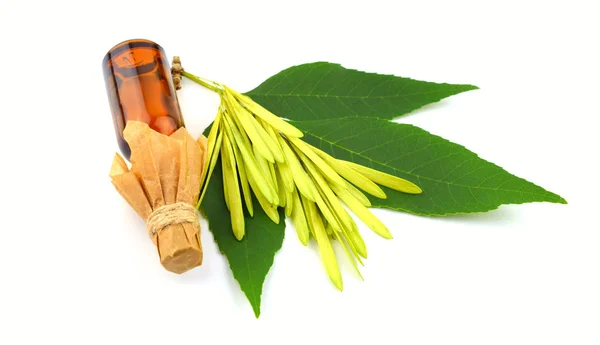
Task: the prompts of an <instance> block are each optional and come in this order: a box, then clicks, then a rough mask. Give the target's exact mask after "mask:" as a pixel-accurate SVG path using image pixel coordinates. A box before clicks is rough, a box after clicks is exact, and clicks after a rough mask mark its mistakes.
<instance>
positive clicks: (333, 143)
mask: <svg viewBox="0 0 600 345" xmlns="http://www.w3.org/2000/svg"><path fill="white" fill-rule="evenodd" d="M350 118H354V119H356V117H350ZM296 122H302V121H296ZM306 122H311V121H306ZM312 122H316V121H312ZM304 132H305V133H306V134H309V135H312V136H313V137H315V138H317V139H319V140H323V141H324V142H326V143H328V144H330V145H332V146H335V147H337V148H340V149H342V150H344V151H347V152H349V153H351V154H353V155H356V156H359V157H362V158H364V159H366V160H368V161H370V162H373V163H376V164H379V165H382V166H384V167H387V168H390V169H392V170H394V171H397V172H401V173H404V174H407V175H410V176H414V177H417V178H422V179H425V180H429V181H433V182H438V183H444V184H447V185H449V186H456V187H464V188H469V189H480V190H493V191H501V192H517V193H526V194H532V195H537V196H540V197H548V195H547V194H539V193H536V192H530V191H523V190H516V189H503V188H489V187H481V186H468V185H463V184H460V183H453V182H447V181H442V180H438V179H434V178H431V177H427V176H423V175H419V174H415V173H411V172H408V171H404V170H401V169H398V168H395V167H393V166H390V165H387V164H385V163H382V162H379V161H376V160H374V159H372V158H369V157H366V156H364V155H362V154H361V153H359V152H354V151H351V150H349V149H348V148H346V147H344V146H341V145H339V144H337V143H336V142H333V141H329V140H327V139H324V138H321V137H319V136H318V135H315V134H313V133H311V132H310V131H307V130H304ZM500 169H502V168H500Z"/></svg>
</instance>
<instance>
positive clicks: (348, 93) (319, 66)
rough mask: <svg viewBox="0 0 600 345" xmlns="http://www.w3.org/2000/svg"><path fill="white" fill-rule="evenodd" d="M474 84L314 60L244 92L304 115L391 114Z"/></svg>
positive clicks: (280, 111)
mask: <svg viewBox="0 0 600 345" xmlns="http://www.w3.org/2000/svg"><path fill="white" fill-rule="evenodd" d="M474 89H477V87H476V86H473V85H453V84H437V83H430V82H425V81H419V80H413V79H409V78H401V77H396V76H393V75H382V74H376V73H366V72H360V71H356V70H352V69H346V68H344V67H342V66H341V65H338V64H334V63H329V62H314V63H308V64H303V65H299V66H294V67H290V68H288V69H286V70H283V71H281V72H279V73H277V74H276V75H274V76H272V77H271V78H269V79H267V80H266V81H265V82H263V83H262V84H260V85H259V86H258V87H257V88H255V89H254V90H252V91H250V92H248V93H246V94H247V95H248V96H250V97H252V99H254V101H256V102H258V103H260V104H261V105H262V106H264V107H265V108H267V109H269V110H270V111H271V112H272V113H274V114H275V115H277V116H280V117H284V118H287V119H291V120H297V121H306V120H322V119H326V118H334V117H348V116H365V117H377V118H385V119H393V118H395V117H397V116H400V115H404V114H406V113H409V112H411V111H413V110H415V109H418V108H420V107H422V106H424V105H427V104H430V103H434V102H437V101H439V100H441V99H443V98H446V97H449V96H452V95H456V94H458V93H461V92H465V91H469V90H474Z"/></svg>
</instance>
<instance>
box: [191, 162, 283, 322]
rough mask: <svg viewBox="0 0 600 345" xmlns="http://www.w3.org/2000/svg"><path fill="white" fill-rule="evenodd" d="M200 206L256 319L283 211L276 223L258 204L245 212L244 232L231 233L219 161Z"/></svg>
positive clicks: (279, 240)
mask: <svg viewBox="0 0 600 345" xmlns="http://www.w3.org/2000/svg"><path fill="white" fill-rule="evenodd" d="M253 202H256V199H255V200H254V201H253ZM202 205H203V209H204V213H205V215H206V218H207V219H208V222H209V229H210V231H211V232H212V233H213V236H214V238H215V241H216V242H217V245H218V246H219V250H221V252H222V253H223V254H225V256H226V257H227V260H228V261H229V267H230V268H231V272H232V273H233V276H234V277H235V279H236V280H237V281H238V283H239V284H240V288H241V289H242V291H244V294H246V297H247V298H248V301H250V304H251V305H252V309H253V310H254V315H256V317H257V318H258V317H259V316H260V301H261V294H262V287H263V283H264V281H265V278H266V276H267V273H269V269H270V268H271V266H272V265H273V259H274V256H275V253H276V252H277V251H278V250H279V249H280V248H281V245H282V244H283V236H284V232H285V222H284V221H283V219H285V218H284V217H285V216H284V214H283V211H282V209H280V211H279V216H280V219H281V221H280V222H279V224H275V223H273V221H271V219H269V218H268V217H267V215H266V214H265V212H264V211H263V210H262V208H260V207H257V208H255V211H254V217H250V216H249V215H248V214H245V222H246V235H245V236H244V238H243V239H242V240H241V241H238V240H237V239H236V238H235V237H234V236H233V230H232V229H231V216H230V215H229V211H228V210H227V206H226V205H225V196H224V193H223V173H222V171H221V163H220V162H217V165H216V166H215V170H214V172H213V174H212V177H211V180H210V183H209V185H208V189H207V190H206V195H205V197H204V201H203V203H202Z"/></svg>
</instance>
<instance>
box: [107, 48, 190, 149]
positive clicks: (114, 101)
mask: <svg viewBox="0 0 600 345" xmlns="http://www.w3.org/2000/svg"><path fill="white" fill-rule="evenodd" d="M102 67H103V69H104V80H105V82H106V90H107V92H108V100H109V102H110V108H111V112H112V116H113V121H114V125H115V132H116V135H117V141H118V142H119V147H120V148H121V152H122V153H123V156H125V158H127V159H129V156H130V154H131V151H130V149H129V146H128V145H127V143H126V142H125V139H123V129H125V124H126V123H127V121H129V120H135V121H143V122H146V123H147V124H148V125H149V126H150V128H152V129H154V130H156V131H157V132H160V133H163V134H166V135H170V134H171V133H173V132H175V131H176V130H177V129H178V128H179V127H182V126H183V125H184V123H183V117H182V116H181V110H180V109H179V102H178V101H177V94H176V93H175V88H174V87H173V83H172V81H171V73H170V68H169V61H168V60H167V57H166V55H165V51H164V50H163V49H162V47H161V46H159V45H158V44H156V43H154V42H152V41H148V40H129V41H125V42H122V43H120V44H118V45H116V46H115V47H113V48H112V49H111V50H110V51H109V52H108V53H107V54H106V56H105V57H104V60H103V61H102Z"/></svg>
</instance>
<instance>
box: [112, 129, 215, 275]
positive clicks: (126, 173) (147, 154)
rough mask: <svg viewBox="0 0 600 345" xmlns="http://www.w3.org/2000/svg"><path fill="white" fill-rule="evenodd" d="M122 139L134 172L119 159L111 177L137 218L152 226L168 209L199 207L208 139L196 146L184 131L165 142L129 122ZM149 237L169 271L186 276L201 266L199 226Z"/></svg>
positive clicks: (164, 138)
mask: <svg viewBox="0 0 600 345" xmlns="http://www.w3.org/2000/svg"><path fill="white" fill-rule="evenodd" d="M123 135H124V138H125V140H126V141H127V143H128V144H129V147H130V148H131V168H129V167H128V165H127V163H126V162H125V160H124V159H123V157H121V156H120V155H119V154H118V153H117V154H115V157H114V159H113V163H112V167H111V169H110V174H109V175H110V177H111V179H112V184H113V185H114V186H115V188H116V189H117V191H118V192H119V193H120V194H121V196H123V198H124V199H125V200H126V201H127V203H129V205H131V207H132V208H133V209H134V210H135V211H136V212H137V214H139V215H140V216H141V217H142V218H143V219H144V220H148V217H149V216H150V215H151V214H152V212H153V211H154V210H156V209H158V208H159V207H161V206H164V205H169V204H174V203H177V202H183V203H186V204H190V205H192V206H195V205H196V202H197V200H198V196H199V193H200V178H201V174H202V170H203V168H204V162H205V159H206V143H207V142H206V138H205V137H203V136H201V137H200V139H198V141H196V140H194V138H193V137H192V136H191V135H190V134H189V133H188V132H187V130H186V129H185V128H180V129H178V130H177V131H176V132H175V133H173V134H172V135H171V136H166V135H163V134H160V133H158V132H156V131H154V130H152V129H151V128H150V127H148V125H147V124H146V123H143V122H139V121H128V122H127V125H126V126H125V130H124V131H123ZM150 236H151V239H152V241H153V242H154V244H155V245H156V248H157V251H158V255H159V258H160V262H161V264H162V265H163V266H164V267H165V268H166V269H167V270H169V271H171V272H174V273H179V274H181V273H183V272H186V271H188V270H190V269H192V268H194V267H196V266H200V265H201V264H202V244H201V242H200V224H199V222H198V221H194V222H184V223H181V224H172V225H168V226H166V227H164V228H163V229H160V230H159V231H157V232H156V233H155V234H150Z"/></svg>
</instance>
